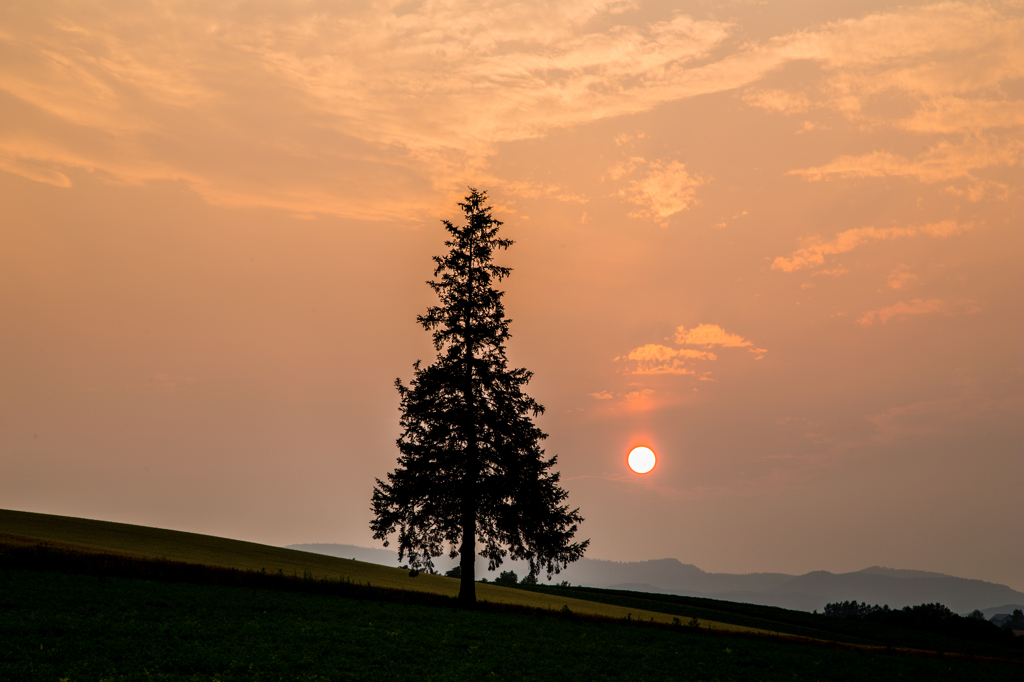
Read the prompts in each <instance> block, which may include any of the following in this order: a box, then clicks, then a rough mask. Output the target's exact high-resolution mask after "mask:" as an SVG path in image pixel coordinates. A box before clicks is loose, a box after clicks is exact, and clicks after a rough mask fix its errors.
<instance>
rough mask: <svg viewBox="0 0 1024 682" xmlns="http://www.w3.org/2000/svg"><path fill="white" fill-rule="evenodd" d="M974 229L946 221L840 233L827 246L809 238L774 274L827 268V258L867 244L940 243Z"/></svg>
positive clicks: (775, 263)
mask: <svg viewBox="0 0 1024 682" xmlns="http://www.w3.org/2000/svg"><path fill="white" fill-rule="evenodd" d="M973 228H974V224H973V223H958V222H957V221H955V220H944V221H942V222H939V223H931V224H928V225H918V226H913V225H912V226H908V227H885V228H876V227H858V228H854V229H851V230H845V231H843V232H840V233H839V234H837V235H836V236H835V238H834V239H833V240H831V241H828V242H821V241H820V239H821V238H820V237H818V236H814V237H809V238H808V239H806V240H805V244H806V245H805V246H803V247H801V248H799V249H797V250H796V251H794V252H793V253H792V254H790V255H789V257H788V258H787V257H785V256H779V257H777V258H776V259H775V260H774V261H773V262H772V270H782V271H783V272H793V271H795V270H804V269H806V268H814V267H817V266H819V265H822V264H824V262H825V256H827V255H833V254H839V253H847V252H849V251H852V250H854V249H855V248H857V247H858V246H861V245H862V244H867V243H868V242H874V241H889V240H893V239H900V238H903V237H914V236H917V235H922V234H923V235H928V236H930V237H935V238H940V239H941V238H944V237H950V236H953V235H957V234H960V233H962V232H967V231H968V230H971V229H973ZM838 269H841V268H838ZM843 272H845V270H843ZM816 274H841V273H838V272H836V271H834V270H833V271H827V272H826V271H821V272H820V273H816Z"/></svg>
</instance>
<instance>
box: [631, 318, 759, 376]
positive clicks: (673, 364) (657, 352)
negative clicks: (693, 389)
mask: <svg viewBox="0 0 1024 682" xmlns="http://www.w3.org/2000/svg"><path fill="white" fill-rule="evenodd" d="M675 342H676V343H677V344H679V345H681V346H686V345H689V346H703V347H705V348H713V347H715V346H718V347H722V348H746V349H747V350H748V351H750V352H751V353H754V355H755V356H756V357H755V359H756V360H760V359H761V358H763V357H764V354H765V353H767V352H768V351H767V350H765V349H764V348H757V347H756V346H755V345H754V343H753V342H752V341H748V340H747V339H744V338H743V337H742V336H739V335H738V334H732V333H729V332H727V331H725V330H724V329H722V328H721V327H720V326H718V325H717V324H699V325H697V326H696V327H694V328H692V329H689V330H687V329H686V328H685V327H676V332H675ZM619 359H620V358H616V360H619ZM621 359H622V360H628V361H633V362H635V363H636V366H635V368H634V369H633V371H632V373H633V374H692V375H694V376H696V374H697V372H696V370H695V369H693V362H692V361H694V360H701V361H711V362H713V361H715V360H717V359H718V355H716V354H715V353H712V352H711V351H708V350H697V349H695V348H672V347H671V346H665V345H663V344H660V343H648V344H645V345H643V346H640V347H638V348H634V349H633V350H631V351H630V352H629V353H628V354H626V356H625V357H623V358H621ZM708 374H710V372H704V373H703V376H701V377H700V380H701V381H714V379H711V378H708V377H707V375H708Z"/></svg>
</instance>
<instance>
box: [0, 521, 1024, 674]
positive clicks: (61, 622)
mask: <svg viewBox="0 0 1024 682" xmlns="http://www.w3.org/2000/svg"><path fill="white" fill-rule="evenodd" d="M41 542H42V543H45V545H46V546H48V547H50V548H51V549H49V550H47V549H45V548H44V549H40V548H39V545H40V543H41ZM4 547H7V548H9V549H7V550H4ZM4 552H6V554H5V553H4ZM5 557H6V559H5ZM17 557H22V559H24V558H25V557H28V558H29V560H28V562H27V563H25V561H22V563H18V561H21V559H17ZM32 557H36V558H34V559H33V558H32ZM48 557H50V558H48ZM61 557H64V559H61ZM90 557H92V558H90ZM132 557H134V558H132ZM16 559H17V560H16ZM0 560H3V561H0V567H2V568H0V679H4V680H6V679H12V680H13V679H54V680H61V679H67V680H72V679H97V680H98V679H142V678H143V677H145V678H146V679H222V680H227V679H412V678H413V677H417V678H420V677H425V678H426V679H479V678H480V677H489V676H492V673H493V676H495V678H496V679H536V678H538V677H548V676H550V675H548V674H547V672H546V671H554V672H553V673H552V674H557V675H558V676H559V677H564V678H565V679H616V678H621V679H701V680H704V679H707V680H716V679H720V680H731V679H764V680H776V679H780V680H781V679H819V680H832V679H838V680H845V679H894V680H896V679H900V680H902V679H908V680H909V679H965V680H967V679H982V678H983V677H984V678H985V679H988V678H990V677H992V676H995V677H998V678H1001V679H1024V674H1022V671H1024V667H1022V666H1020V665H1015V664H1013V663H1011V662H1010V661H1007V662H1006V663H1007V665H1002V664H995V663H991V662H981V661H979V660H965V659H964V657H963V656H959V657H957V656H953V657H946V658H940V657H936V656H934V655H933V656H931V659H934V660H928V658H927V657H922V656H921V655H919V654H916V653H914V652H907V651H902V652H901V651H900V650H899V647H912V648H919V649H928V650H932V651H947V652H958V651H959V652H962V653H966V654H971V655H973V656H995V657H998V658H1011V657H1014V656H1017V655H1018V652H1015V651H1009V650H1007V651H1000V650H998V649H995V650H992V649H986V648H985V647H984V646H979V645H977V644H975V643H971V642H968V643H966V644H965V643H964V642H962V641H945V640H943V638H938V637H935V636H932V635H922V634H920V633H914V632H907V631H894V632H890V633H886V632H884V631H880V630H878V629H877V628H875V629H872V628H871V627H867V628H865V627H864V625H865V624H863V623H857V622H852V621H851V622H848V621H843V620H841V619H830V618H826V617H824V616H820V615H817V616H816V615H813V614H806V613H803V612H794V611H788V610H785V609H776V608H773V607H760V606H754V605H749V604H737V603H732V602H719V601H716V600H708V599H696V598H689V597H675V596H672V595H653V594H646V593H629V592H622V591H614V590H600V589H595V588H571V589H559V588H550V587H549V588H533V589H530V590H524V589H517V588H505V587H500V586H497V585H492V584H478V596H479V598H480V599H481V600H483V601H486V602H489V603H490V604H493V605H495V606H493V607H487V608H482V609H481V610H480V611H477V612H472V613H467V612H465V611H459V610H455V609H454V608H453V607H452V604H453V602H448V601H445V600H446V599H449V598H451V597H454V596H455V595H456V594H457V591H458V581H456V580H454V579H450V578H445V577H441V576H430V575H420V576H418V577H416V578H410V577H409V575H408V572H407V571H404V570H401V569H395V568H388V567H384V566H378V565H375V564H367V563H363V562H358V561H353V560H346V559H338V558H335V557H329V556H323V555H318V554H311V553H307V552H299V551H295V550H288V549H282V548H277V547H269V546H266V545H259V544H255V543H248V542H241V541H237V540H228V539H225V538H217V537H211V536H205V535H196V534H192V533H182V532H177V531H169V530H162V529H156V528H148V527H143V526H133V525H128V524H117V523H109V522H101V521H90V520H86V519H77V518H69V517H60V516H49V515H43V514H31V513H26V512H14V511H2V510H0ZM83 561H84V563H83ZM33 562H35V563H33ZM76 562H77V563H76ZM170 562H180V563H173V564H172V563H170ZM190 566H191V567H192V568H189V567H190ZM204 566H205V567H219V568H204ZM175 571H177V573H175ZM197 571H198V573H197ZM239 571H242V573H240V572H239ZM244 571H250V573H244ZM252 571H256V572H259V573H251V572H252ZM204 572H205V573H204ZM197 575H198V576H200V577H199V579H196V577H195V576H197ZM140 576H141V577H140ZM203 576H205V577H203ZM247 576H248V577H247ZM275 576H280V577H275ZM288 576H301V577H303V580H290V579H289V578H288ZM154 577H155V578H156V579H155V580H154V579H153V578H154ZM239 585H244V586H242V587H240V586H239ZM366 585H371V586H373V587H374V588H375V589H369V588H366V587H359V586H366ZM382 589H384V591H383V592H382V591H381V590H382ZM417 594H418V595H421V596H420V597H415V596H414V595H417ZM402 595H408V596H405V597H403V596H402ZM439 604H440V605H441V606H439ZM485 606H486V605H485ZM563 607H565V608H568V609H569V610H570V612H567V613H561V610H562V609H563ZM517 609H518V610H517ZM531 609H532V611H531ZM627 617H628V619H629V620H628V621H627V620H626V619H627ZM595 618H596V619H595ZM692 618H697V620H696V621H694V622H695V623H696V624H697V625H699V626H700V627H683V626H682V624H683V623H687V624H688V623H690V621H691V619H692ZM602 619H604V620H602ZM612 619H616V620H612ZM363 620H365V621H366V622H367V623H368V625H365V626H364V625H361V623H362V621H363ZM652 621H653V624H652ZM673 621H675V622H676V623H677V624H678V625H677V626H673V627H666V626H665V624H668V623H672V622H673ZM374 624H375V625H374ZM709 626H711V628H709ZM780 632H781V633H792V634H795V635H798V637H789V636H788V635H787V636H784V637H782V638H779V637H771V636H765V634H766V633H780ZM813 640H831V641H832V642H833V643H826V642H820V641H819V642H815V641H813ZM834 642H846V643H847V644H836V643H834ZM878 644H882V645H883V646H881V647H879V646H877V645H878ZM865 645H867V646H865ZM844 647H846V648H845V649H844ZM887 647H888V648H887ZM958 647H959V648H958ZM854 649H856V650H854ZM524 656H526V657H527V659H528V660H526V659H524V658H523V657H524ZM684 661H685V666H684V668H680V667H679V666H680V665H683V664H682V663H681V662H684Z"/></svg>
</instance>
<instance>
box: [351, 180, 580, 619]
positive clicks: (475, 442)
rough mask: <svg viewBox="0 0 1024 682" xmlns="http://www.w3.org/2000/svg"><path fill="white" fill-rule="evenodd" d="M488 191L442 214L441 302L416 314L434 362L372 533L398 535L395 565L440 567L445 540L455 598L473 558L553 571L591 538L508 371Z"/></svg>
mask: <svg viewBox="0 0 1024 682" xmlns="http://www.w3.org/2000/svg"><path fill="white" fill-rule="evenodd" d="M486 201H487V195H486V193H485V192H478V191H477V190H475V189H473V188H470V194H469V196H467V197H466V200H465V203H460V204H459V206H460V207H461V208H462V210H463V212H464V213H465V218H466V224H465V225H462V226H455V225H453V224H452V223H451V222H449V221H447V220H446V221H443V224H444V228H445V230H447V232H448V235H449V238H448V239H447V240H446V241H445V246H447V247H448V253H446V254H445V255H443V256H435V257H434V262H435V263H436V268H435V269H434V278H435V279H434V280H433V281H430V282H428V284H429V285H430V287H431V288H432V289H433V290H434V292H435V293H436V294H437V296H438V299H439V304H438V305H436V306H431V307H430V308H428V309H427V312H426V314H425V315H420V316H418V317H417V321H418V322H419V323H420V324H421V325H423V327H424V328H425V329H426V330H427V331H430V332H432V333H433V341H434V349H435V350H436V351H437V358H436V360H435V361H434V362H433V364H431V365H429V366H427V367H421V365H420V362H419V361H417V362H416V363H415V364H414V365H413V368H414V376H413V379H412V381H410V383H409V386H405V385H404V384H403V383H402V381H401V379H396V380H395V386H396V387H397V389H398V393H399V396H400V397H401V407H400V410H401V420H400V426H401V428H402V433H401V436H400V437H399V438H398V451H399V458H398V466H397V467H396V468H395V470H394V471H392V472H391V473H389V474H388V475H387V479H388V482H387V483H384V482H382V481H381V480H380V479H377V485H376V487H375V488H374V490H373V505H372V509H373V513H374V517H375V518H374V520H373V521H372V522H371V524H370V527H371V529H372V530H373V536H374V537H375V538H377V539H380V540H383V541H384V545H385V546H387V545H388V543H389V537H390V536H391V535H392V534H394V533H396V532H397V540H398V554H399V560H401V559H402V558H403V557H405V556H408V558H409V565H410V566H411V567H412V568H415V569H421V570H425V571H429V572H433V558H434V557H438V556H441V554H442V552H443V551H444V549H445V546H447V549H448V554H449V556H451V557H452V558H454V557H456V556H458V557H459V569H460V579H461V581H462V582H461V586H460V589H459V602H460V603H461V604H463V605H472V604H474V603H475V602H476V584H475V577H476V576H475V558H476V553H477V552H476V542H477V540H478V539H479V541H480V543H481V545H482V549H481V550H480V555H481V556H483V557H485V558H486V559H487V560H488V570H492V571H493V570H495V569H497V568H498V566H500V565H501V563H502V560H503V559H504V558H505V557H506V556H511V558H513V559H517V560H525V561H527V562H528V563H529V567H530V575H532V576H536V575H537V574H538V573H539V572H540V571H541V570H542V569H543V570H545V571H546V572H547V574H548V576H549V577H550V575H551V574H552V573H558V572H559V571H560V570H561V569H563V568H565V567H566V566H568V565H569V563H570V562H573V561H575V560H577V559H579V558H580V557H582V556H583V552H584V551H585V550H586V548H587V545H588V544H589V543H590V541H589V540H584V541H583V542H572V539H573V536H574V535H575V534H576V530H577V524H578V523H580V522H581V521H582V520H583V519H582V517H581V516H580V514H579V509H573V510H570V509H569V507H568V506H567V505H566V504H564V502H565V499H566V497H567V496H568V493H566V492H565V490H563V489H562V488H561V487H559V485H558V482H559V474H558V473H557V472H556V471H554V470H553V469H554V466H555V464H556V462H557V457H551V458H550V459H547V458H545V454H544V450H543V449H541V447H540V442H541V441H542V440H543V439H544V438H546V437H547V435H546V434H545V433H543V432H542V431H541V430H540V429H539V428H537V426H536V425H535V424H534V423H533V419H532V417H537V416H539V415H541V414H542V413H543V412H544V408H543V407H542V406H541V405H539V404H538V403H537V402H536V401H535V400H534V399H533V398H531V397H529V396H528V395H526V394H525V393H523V390H522V389H523V387H524V386H525V385H526V384H527V383H528V382H529V381H530V378H531V377H532V376H533V374H532V373H531V372H529V371H528V370H526V369H522V368H519V369H511V368H509V366H508V359H507V358H506V355H505V344H506V342H507V341H508V339H509V336H510V335H509V320H508V319H506V318H505V309H504V306H503V305H502V296H503V295H504V292H501V291H498V290H497V289H495V288H494V287H495V284H496V283H498V282H501V281H502V280H503V279H504V278H505V277H507V276H508V275H509V273H510V272H511V270H510V269H509V268H506V267H501V266H498V265H495V264H494V263H492V258H493V256H494V253H495V251H496V250H498V249H502V250H504V249H507V248H508V247H510V246H511V245H512V243H513V242H512V240H510V239H504V238H502V237H499V236H498V230H499V227H500V226H501V222H500V221H498V220H495V219H494V218H492V217H491V209H490V207H489V206H486V205H485V204H486Z"/></svg>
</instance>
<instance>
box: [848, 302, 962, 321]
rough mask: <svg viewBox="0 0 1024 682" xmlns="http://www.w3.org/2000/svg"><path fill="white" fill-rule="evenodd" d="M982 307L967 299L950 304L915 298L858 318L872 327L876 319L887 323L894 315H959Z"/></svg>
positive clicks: (872, 311) (870, 311)
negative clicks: (956, 303)
mask: <svg viewBox="0 0 1024 682" xmlns="http://www.w3.org/2000/svg"><path fill="white" fill-rule="evenodd" d="M980 310H981V308H979V307H978V306H977V305H975V304H974V302H973V301H967V302H963V303H960V304H958V305H950V304H948V303H946V302H945V301H942V300H940V299H937V298H932V299H928V300H923V299H920V298H915V299H914V300H912V301H910V303H904V302H903V301H899V302H898V303H895V304H893V305H891V306H887V307H885V308H880V309H878V310H869V311H867V312H866V313H864V314H863V315H861V316H860V318H859V319H858V320H857V323H858V324H860V325H861V326H862V327H870V326H871V325H872V324H874V323H875V322H876V321H877V322H881V323H882V324H885V323H886V322H888V321H889V320H891V319H892V318H894V317H907V316H910V315H929V314H933V313H934V314H939V315H957V314H970V313H976V312H979V311H980Z"/></svg>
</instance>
